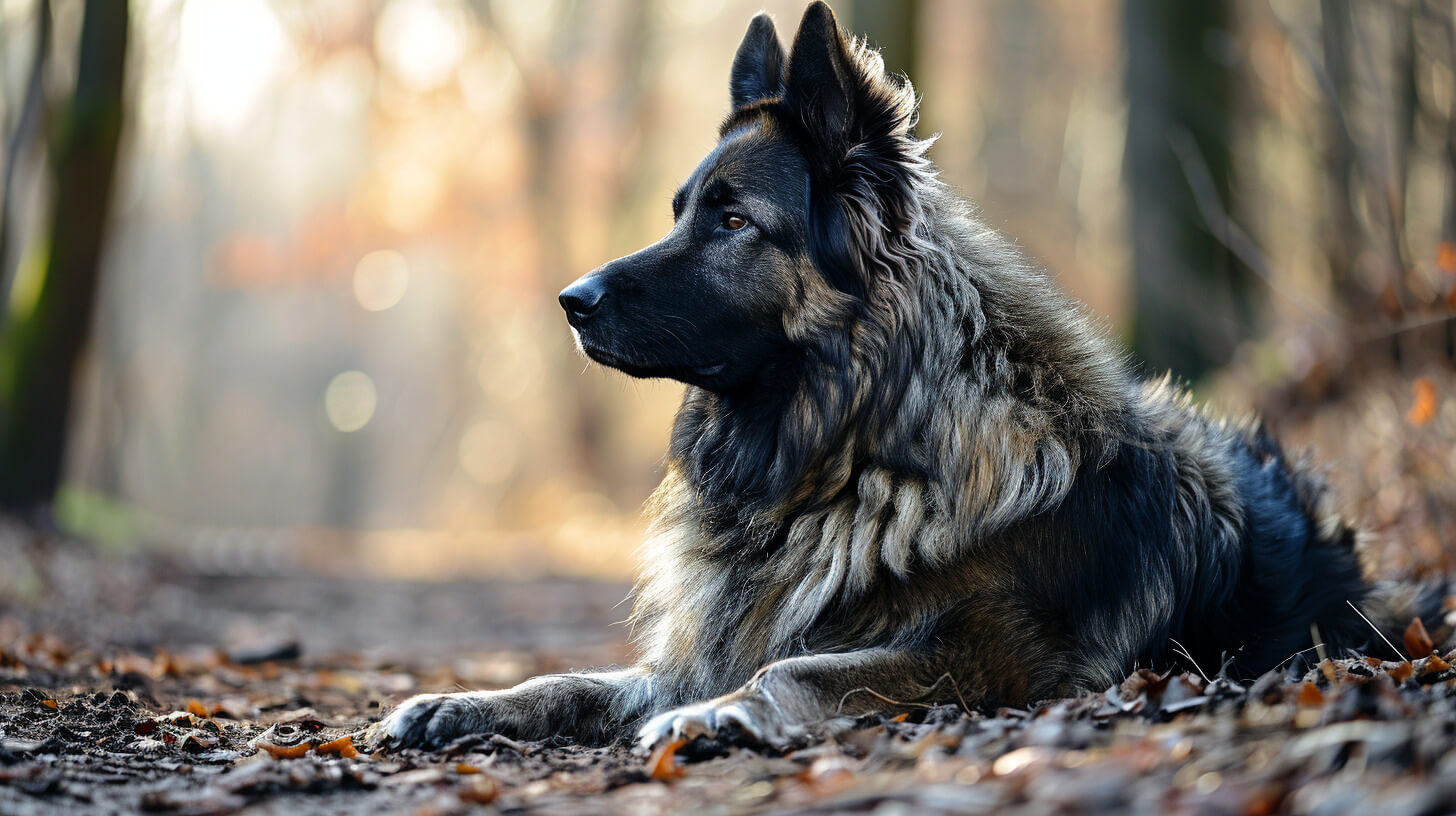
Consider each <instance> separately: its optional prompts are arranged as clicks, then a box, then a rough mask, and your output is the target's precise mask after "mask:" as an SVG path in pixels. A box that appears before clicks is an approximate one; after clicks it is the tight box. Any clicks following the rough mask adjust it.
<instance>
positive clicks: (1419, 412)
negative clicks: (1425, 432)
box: [1405, 377, 1436, 427]
mask: <svg viewBox="0 0 1456 816" xmlns="http://www.w3.org/2000/svg"><path fill="white" fill-rule="evenodd" d="M1411 393H1412V395H1413V397H1414V400H1413V401H1412V402H1411V408H1410V412H1409V413H1407V414H1406V415H1405V420H1406V422H1409V423H1410V424H1412V425H1415V426H1417V427H1420V426H1421V425H1424V424H1426V423H1427V422H1430V421H1431V420H1432V419H1434V418H1435V416H1436V383H1435V382H1433V381H1432V380H1431V378H1430V377H1421V378H1420V379H1418V380H1416V381H1415V382H1414V383H1412V384H1411Z"/></svg>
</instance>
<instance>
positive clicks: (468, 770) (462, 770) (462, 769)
mask: <svg viewBox="0 0 1456 816" xmlns="http://www.w3.org/2000/svg"><path fill="white" fill-rule="evenodd" d="M455 773H458V774H460V775H461V776H469V775H471V774H478V773H480V769H479V768H477V767H475V766H474V765H471V764H469V763H465V762H457V763H455Z"/></svg>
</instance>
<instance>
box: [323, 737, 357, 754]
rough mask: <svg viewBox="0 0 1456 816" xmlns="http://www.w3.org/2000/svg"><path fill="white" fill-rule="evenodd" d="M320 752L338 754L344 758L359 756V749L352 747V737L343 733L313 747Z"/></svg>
mask: <svg viewBox="0 0 1456 816" xmlns="http://www.w3.org/2000/svg"><path fill="white" fill-rule="evenodd" d="M314 750H315V751H317V752H319V753H320V754H338V755H339V756H341V757H343V758H345V759H351V758H353V757H356V756H359V750H358V749H357V748H355V747H354V738H353V737H351V736H349V735H348V734H345V735H344V736H342V737H339V738H338V739H336V740H329V741H328V742H325V743H322V744H320V745H318V746H317V747H315V748H314Z"/></svg>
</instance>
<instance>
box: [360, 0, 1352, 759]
mask: <svg viewBox="0 0 1456 816" xmlns="http://www.w3.org/2000/svg"><path fill="white" fill-rule="evenodd" d="M729 84H730V98H731V101H732V112H731V113H730V114H729V116H728V118H727V121H726V122H725V123H724V124H723V126H722V128H721V133H720V136H721V139H720V141H719V142H718V144H717V146H716V147H715V148H714V149H713V150H712V152H710V153H709V154H708V156H707V157H706V158H705V159H703V161H702V163H701V164H700V165H698V167H697V169H696V170H695V171H694V172H693V174H692V177H691V178H690V179H689V180H688V181H687V183H685V184H684V185H683V186H682V188H681V189H680V190H679V191H678V192H677V195H676V197H675V198H674V199H673V202H672V211H673V219H674V223H673V226H672V228H671V230H670V231H669V232H668V234H667V235H666V237H664V238H663V239H662V240H660V241H659V242H657V243H655V244H653V245H651V246H649V247H647V248H645V249H643V250H641V251H639V252H637V253H635V254H632V255H629V256H627V257H624V258H620V259H618V260H615V261H612V262H610V263H608V264H606V265H604V266H602V267H600V268H598V269H596V270H595V271H593V272H591V273H590V274H588V275H586V276H584V277H582V278H581V279H579V280H577V281H576V282H575V283H573V284H572V285H571V286H570V287H568V288H567V289H566V290H564V291H563V292H562V293H561V295H560V301H561V305H562V306H563V308H564V309H565V311H566V316H567V320H568V322H569V324H570V326H571V329H572V332H573V333H574V335H575V337H576V340H577V343H578V345H579V347H580V349H581V350H582V351H583V352H585V354H586V355H587V356H588V357H590V358H591V359H592V360H595V361H596V362H598V363H601V364H603V365H607V366H610V367H612V368H615V369H618V370H620V371H622V372H625V373H627V374H629V375H631V376H634V377H668V378H672V379H675V380H680V381H682V382H683V383H685V384H686V385H687V388H686V391H685V394H684V397H683V402H682V406H681V409H680V410H679V412H678V415H677V418H676V420H675V422H674V424H673V429H672V437H671V443H670V450H669V454H668V458H667V468H666V471H667V472H666V476H665V478H664V479H663V482H662V484H661V486H660V487H659V488H658V489H657V490H656V492H655V493H654V494H653V496H652V498H651V499H650V500H649V502H648V512H649V513H650V515H651V517H652V521H653V523H652V532H651V535H650V539H649V541H648V542H647V544H646V545H645V549H644V553H643V571H642V575H641V578H640V581H639V583H638V585H637V587H636V589H635V591H634V594H635V606H634V611H633V614H632V625H633V637H634V640H635V642H636V644H637V646H638V648H639V650H640V654H641V658H640V662H639V663H638V664H637V665H635V666H633V667H631V668H627V669H614V670H600V671H586V672H579V673H571V674H559V675H549V676H544V677H538V678H535V679H533V680H529V681H527V682H525V683H522V684H520V685H518V686H516V687H515V688H512V689H508V690H504V691H485V692H467V693H457V694H434V695H421V696H418V697H415V698H413V699H410V700H408V701H406V702H405V703H404V704H403V705H401V706H399V707H398V708H396V709H395V710H394V711H393V712H391V713H390V714H389V715H388V716H387V717H386V718H385V719H384V720H382V721H381V722H380V723H378V724H377V725H376V726H375V727H374V729H373V731H372V735H373V738H374V740H375V742H376V743H377V744H381V745H393V746H409V747H423V748H439V747H441V746H444V745H446V744H448V743H450V742H451V741H453V740H455V739H457V738H460V737H462V736H464V735H469V734H476V733H486V732H489V733H501V734H504V735H507V736H510V737H515V738H530V739H543V738H548V737H553V736H564V737H568V738H572V739H575V740H578V741H582V742H586V743H603V742H608V741H612V740H617V739H622V738H628V737H630V736H632V735H633V734H634V733H635V735H636V738H637V740H638V743H639V745H640V746H642V747H651V746H653V745H657V744H660V743H663V742H665V741H668V740H673V739H686V738H692V737H695V736H697V735H708V736H715V735H716V736H722V737H725V738H726V737H727V736H728V735H732V736H733V737H734V738H735V739H742V740H745V741H748V742H756V743H760V744H766V745H769V746H778V747H783V746H787V745H792V744H795V743H796V742H799V741H802V740H804V739H806V738H808V737H809V736H811V735H812V734H813V733H814V731H815V729H816V728H818V727H819V726H821V725H822V724H824V723H829V722H834V721H839V718H844V717H860V716H865V715H869V714H873V713H877V712H882V713H887V712H891V711H895V710H907V708H908V707H909V706H914V705H922V704H928V703H946V702H956V703H960V704H962V705H969V706H987V707H989V706H1000V705H1015V706H1020V705H1026V704H1028V703H1031V702H1034V701H1038V700H1042V699H1048V698H1053V697H1065V696H1070V695H1075V694H1079V693H1085V692H1089V691H1101V690H1103V689H1106V688H1107V687H1109V686H1110V685H1112V684H1114V683H1116V682H1118V681H1119V680H1121V679H1122V678H1124V677H1125V676H1126V675H1127V673H1128V672H1129V671H1131V670H1132V669H1134V667H1164V668H1172V667H1174V666H1175V664H1176V661H1177V660H1180V659H1186V660H1188V661H1192V662H1195V663H1196V665H1198V666H1202V667H1208V668H1213V669H1221V670H1222V671H1223V672H1226V673H1228V674H1230V675H1231V676H1244V677H1247V676H1252V675H1257V674H1259V673H1262V672H1265V671H1267V670H1269V669H1271V668H1273V667H1275V666H1276V665H1278V664H1280V663H1281V662H1282V661H1285V660H1287V659H1288V658H1290V657H1291V656H1292V655H1295V654H1297V653H1300V652H1301V651H1303V650H1307V649H1308V648H1309V647H1311V646H1313V645H1315V638H1319V640H1320V642H1321V643H1322V644H1323V645H1324V647H1325V648H1326V649H1328V650H1330V651H1332V652H1337V651H1339V650H1342V649H1347V648H1365V647H1367V646H1369V645H1371V643H1370V642H1371V641H1372V640H1373V638H1372V637H1371V635H1372V629H1371V628H1370V627H1369V626H1368V625H1367V624H1366V622H1365V621H1363V620H1361V618H1360V615H1359V613H1358V612H1357V611H1356V607H1357V606H1361V605H1362V604H1369V603H1371V602H1372V596H1371V592H1372V590H1371V585H1370V584H1369V583H1367V581H1366V579H1365V577H1364V575H1363V573H1362V569H1361V566H1360V561H1359V558H1358V555H1357V547H1356V532H1355V530H1354V529H1353V528H1352V527H1351V526H1350V525H1348V524H1346V523H1345V522H1344V521H1342V520H1341V518H1340V517H1339V515H1338V514H1337V513H1336V512H1334V510H1333V507H1332V497H1331V494H1330V491H1329V490H1328V489H1327V488H1326V487H1325V485H1324V484H1323V483H1322V482H1321V480H1320V479H1319V478H1317V477H1316V476H1315V475H1314V474H1313V472H1312V471H1311V470H1310V468H1309V467H1308V466H1306V465H1304V464H1300V463H1295V462H1291V461H1290V459H1288V458H1287V457H1286V456H1285V455H1284V453H1283V452H1282V451H1281V449H1280V447H1279V445H1278V444H1277V443H1276V442H1275V441H1274V440H1273V439H1272V438H1271V437H1270V436H1269V434H1268V433H1266V432H1265V430H1264V429H1263V428H1262V427H1261V426H1260V425H1259V424H1258V423H1257V422H1254V421H1252V420H1248V421H1241V422H1228V421H1222V420H1220V419H1217V418H1215V417H1212V416H1210V415H1208V414H1207V413H1205V412H1203V411H1201V410H1200V409H1198V408H1197V407H1195V406H1194V405H1193V404H1192V403H1191V402H1190V401H1189V399H1188V398H1187V397H1186V396H1184V395H1183V394H1182V393H1180V392H1179V391H1178V390H1177V389H1176V388H1174V387H1173V386H1171V385H1170V384H1169V381H1168V380H1167V379H1166V378H1165V379H1162V380H1158V381H1151V382H1144V381H1142V380H1140V379H1139V378H1138V377H1137V376H1136V375H1135V374H1134V372H1133V371H1132V368H1131V366H1130V365H1129V363H1128V362H1127V361H1126V360H1125V356H1124V354H1123V353H1122V352H1121V351H1119V350H1118V349H1117V348H1115V347H1114V346H1113V345H1112V344H1111V343H1110V342H1109V341H1108V340H1107V339H1106V338H1105V337H1104V336H1103V335H1102V333H1101V332H1100V331H1099V330H1098V329H1097V328H1096V327H1095V326H1094V325H1093V323H1092V322H1091V321H1089V319H1088V318H1087V317H1086V316H1085V315H1084V314H1083V312H1082V310H1081V309H1080V308H1079V307H1078V306H1076V305H1075V304H1073V303H1072V302H1070V301H1069V300H1068V299H1067V298H1066V297H1065V296H1063V295H1062V294H1061V293H1060V292H1059V291H1058V290H1057V289H1056V287H1055V286H1054V285H1053V284H1052V283H1051V281H1050V280H1049V278H1048V277H1047V276H1046V275H1045V274H1044V273H1043V272H1042V271H1040V270H1038V269H1037V268H1035V267H1033V266H1032V265H1031V264H1030V263H1029V262H1028V261H1027V260H1026V259H1025V258H1024V257H1023V256H1022V255H1021V254H1020V253H1018V251H1017V250H1016V249H1015V248H1014V247H1013V245H1012V244H1011V243H1009V242H1008V241H1007V240H1006V239H1005V238H1003V237H1001V236H1000V235H998V234H997V233H996V232H995V231H993V230H992V229H990V228H989V227H987V226H986V225H985V224H984V223H983V222H982V221H981V220H980V219H979V218H978V217H977V215H976V213H975V211H974V210H973V209H972V208H971V207H970V206H969V205H968V204H966V203H964V202H962V201H961V200H959V199H958V198H957V197H956V196H955V195H954V194H953V193H952V192H951V191H950V190H949V189H948V188H947V187H946V185H944V184H943V183H941V182H940V181H939V180H938V179H937V175H936V171H935V169H934V167H933V166H932V164H931V163H930V161H929V160H928V158H927V150H928V148H929V147H930V145H931V140H927V139H920V138H918V137H917V136H916V135H915V121H916V97H915V94H914V91H913V90H912V88H911V86H910V84H909V83H908V81H907V80H905V79H903V78H900V77H897V76H891V75H888V74H887V73H886V71H885V69H884V66H883V61H882V60H881V58H880V57H879V55H878V54H877V53H876V52H875V51H874V50H873V49H871V48H870V47H868V46H867V45H866V44H865V43H864V42H862V41H858V40H855V39H853V38H850V37H847V36H846V35H845V34H844V33H843V32H842V31H841V30H840V28H839V26H838V24H837V22H836V20H835V17H834V14H833V12H832V11H831V10H830V8H829V7H828V6H827V5H825V4H823V3H814V4H812V5H810V6H809V7H808V9H807V10H806V11H805V13H804V16H803V20H802V21H801V23H800V25H799V29H798V32H797V34H796V36H795V38H794V41H793V45H792V48H791V50H790V51H789V52H788V53H787V54H786V53H785V52H784V50H783V48H782V46H781V45H780V43H779V40H778V36H777V33H776V32H775V29H774V24H773V22H772V20H771V19H770V18H769V17H768V16H766V15H759V16H758V17H755V18H754V19H753V21H752V22H751V24H750V25H749V27H748V31H747V34H746V35H745V36H744V39H743V41H742V44H741V45H740V46H739V48H738V51H737V54H736V56H735V58H734V60H733V65H732V71H731V79H730V83H729Z"/></svg>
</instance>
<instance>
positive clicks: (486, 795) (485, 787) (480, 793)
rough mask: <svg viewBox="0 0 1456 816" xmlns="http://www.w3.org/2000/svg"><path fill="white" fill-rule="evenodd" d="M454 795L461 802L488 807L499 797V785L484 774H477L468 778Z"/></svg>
mask: <svg viewBox="0 0 1456 816" xmlns="http://www.w3.org/2000/svg"><path fill="white" fill-rule="evenodd" d="M455 795H457V796H459V797H460V800H461V801H462V802H470V803H471V804H476V805H488V804H490V803H491V802H494V801H495V800H496V797H498V796H500V785H499V784H497V783H496V781H495V780H494V779H491V778H490V777H488V776H485V775H484V774H477V775H475V776H472V777H470V779H469V781H468V782H466V783H465V785H463V786H462V787H461V788H460V790H458V791H456V792H455Z"/></svg>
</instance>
